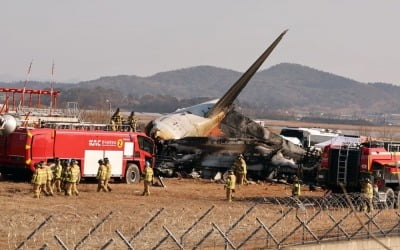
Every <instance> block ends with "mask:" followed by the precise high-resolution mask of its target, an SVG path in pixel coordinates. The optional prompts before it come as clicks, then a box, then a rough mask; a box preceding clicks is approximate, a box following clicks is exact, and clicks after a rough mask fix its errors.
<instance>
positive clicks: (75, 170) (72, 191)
mask: <svg viewBox="0 0 400 250" xmlns="http://www.w3.org/2000/svg"><path fill="white" fill-rule="evenodd" d="M80 176H81V171H80V168H79V165H78V162H77V161H76V160H72V161H71V164H70V167H69V170H67V192H66V194H67V196H71V195H76V196H78V195H79V192H78V189H77V187H76V184H77V183H78V182H79V180H80Z"/></svg>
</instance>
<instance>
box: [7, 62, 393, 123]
mask: <svg viewBox="0 0 400 250" xmlns="http://www.w3.org/2000/svg"><path fill="white" fill-rule="evenodd" d="M241 74H242V73H241V72H236V71H232V70H227V69H222V68H216V67H211V66H198V67H192V68H185V69H179V70H174V71H168V72H161V73H158V74H155V75H153V76H149V77H139V76H134V75H132V76H128V75H120V76H107V77H101V78H99V79H96V80H92V81H85V82H80V83H77V84H69V83H56V84H55V86H56V89H57V90H60V91H61V96H60V98H59V104H60V105H61V106H62V105H65V103H66V102H67V101H76V102H78V103H79V106H80V107H81V108H88V109H93V108H97V109H99V108H100V109H105V110H107V109H108V107H109V103H107V102H106V101H105V100H107V99H108V100H111V103H112V106H113V107H120V108H122V109H124V110H127V111H131V110H135V111H141V112H159V113H164V112H171V111H174V110H176V109H177V108H181V107H185V106H188V105H194V104H197V103H199V102H202V101H204V100H209V99H214V98H219V97H220V96H221V95H223V94H224V93H225V92H226V91H227V89H229V87H230V86H231V85H232V84H233V83H234V82H236V80H237V79H238V78H239V77H240V76H241ZM1 85H2V86H4V87H20V88H22V87H23V82H19V83H2V84H1ZM49 86H50V84H49V83H43V82H40V83H39V82H29V83H28V88H34V89H49ZM399 96H400V87H399V86H396V85H393V84H388V83H361V82H357V81H354V80H351V79H349V78H345V77H342V76H338V75H334V74H331V73H327V72H323V71H320V70H316V69H312V68H310V67H306V66H302V65H299V64H290V63H282V64H278V65H275V66H272V67H270V68H268V69H266V70H262V71H260V72H258V73H257V74H256V75H255V76H254V78H253V79H252V80H251V82H250V83H249V84H248V85H247V87H246V88H245V89H244V91H243V92H242V93H241V95H240V96H239V98H238V101H239V105H240V106H241V107H243V108H245V109H249V110H251V111H250V113H251V115H254V116H262V115H263V114H268V113H271V112H273V113H282V114H283V113H288V112H294V113H295V112H316V113H318V112H325V113H346V114H352V113H368V114H372V113H399V111H398V109H399V107H400V98H398V97H399Z"/></svg>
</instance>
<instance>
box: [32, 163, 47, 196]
mask: <svg viewBox="0 0 400 250" xmlns="http://www.w3.org/2000/svg"><path fill="white" fill-rule="evenodd" d="M34 167H35V172H34V173H33V175H32V181H31V183H32V184H33V198H40V192H41V190H42V180H43V179H44V175H45V172H43V170H42V168H41V166H40V163H35V165H34Z"/></svg>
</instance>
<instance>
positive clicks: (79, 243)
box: [75, 212, 113, 249]
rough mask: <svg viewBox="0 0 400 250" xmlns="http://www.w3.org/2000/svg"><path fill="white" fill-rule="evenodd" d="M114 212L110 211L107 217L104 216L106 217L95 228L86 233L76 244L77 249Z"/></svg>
mask: <svg viewBox="0 0 400 250" xmlns="http://www.w3.org/2000/svg"><path fill="white" fill-rule="evenodd" d="M112 213H113V212H110V213H109V214H108V215H107V216H106V217H104V219H103V220H101V221H100V222H99V223H98V224H97V225H96V226H95V227H94V228H92V229H90V231H89V233H88V234H86V235H85V236H84V237H83V238H82V239H81V240H80V241H79V242H78V244H76V246H75V249H78V247H79V246H80V245H82V244H83V243H84V242H85V241H86V240H87V238H89V237H90V236H91V235H92V234H93V233H94V231H96V230H97V228H99V226H100V225H101V224H103V223H104V222H106V221H107V220H108V219H109V218H110V217H111V215H112Z"/></svg>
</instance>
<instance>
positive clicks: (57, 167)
mask: <svg viewBox="0 0 400 250" xmlns="http://www.w3.org/2000/svg"><path fill="white" fill-rule="evenodd" d="M52 170H53V190H54V189H55V191H57V192H59V193H60V192H61V174H62V166H61V163H60V159H58V158H55V159H54V165H53V169H52Z"/></svg>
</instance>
